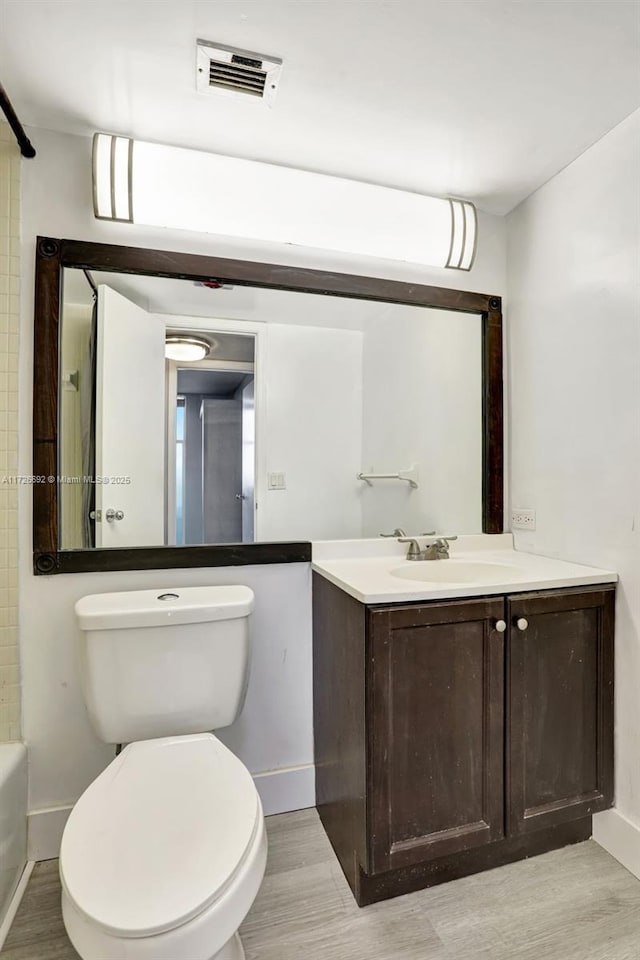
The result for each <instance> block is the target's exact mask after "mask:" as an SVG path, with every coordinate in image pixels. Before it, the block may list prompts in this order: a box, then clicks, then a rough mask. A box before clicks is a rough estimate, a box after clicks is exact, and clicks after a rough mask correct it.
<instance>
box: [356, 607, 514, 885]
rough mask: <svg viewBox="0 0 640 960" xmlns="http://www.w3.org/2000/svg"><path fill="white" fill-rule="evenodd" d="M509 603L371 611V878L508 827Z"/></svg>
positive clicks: (491, 837) (494, 836) (484, 840)
mask: <svg viewBox="0 0 640 960" xmlns="http://www.w3.org/2000/svg"><path fill="white" fill-rule="evenodd" d="M502 612H503V603H502V600H469V601H467V602H463V603H457V604H451V603H434V604H431V605H430V606H413V607H388V608H386V609H382V610H375V609H372V610H370V611H369V613H368V623H367V636H368V641H369V650H368V656H367V660H368V671H369V676H368V680H367V686H368V689H369V699H368V717H369V768H370V771H369V778H370V783H371V784H375V791H373V792H372V795H371V802H370V806H369V815H370V820H369V829H370V835H371V840H370V850H369V872H370V873H380V872H383V871H386V870H391V869H393V868H395V867H405V866H408V865H410V864H414V863H420V862H421V861H423V860H427V859H433V858H435V857H440V856H444V855H446V854H450V853H457V852H458V851H460V850H466V849H468V848H469V847H474V846H478V845H479V844H482V843H487V842H489V841H490V840H495V839H497V838H498V837H501V836H502V835H503V829H504V785H503V771H504V760H503V756H504V751H503V739H504V735H503V709H502V703H503V697H504V652H503V646H504V645H503V640H502V636H501V635H500V634H499V633H498V632H497V631H496V630H495V623H496V621H497V620H499V619H500V618H501V617H502Z"/></svg>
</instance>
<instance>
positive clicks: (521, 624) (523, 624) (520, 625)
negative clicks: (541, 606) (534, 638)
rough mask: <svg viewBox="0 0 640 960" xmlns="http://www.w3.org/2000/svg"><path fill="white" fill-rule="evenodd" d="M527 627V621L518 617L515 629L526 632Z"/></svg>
mask: <svg viewBox="0 0 640 960" xmlns="http://www.w3.org/2000/svg"><path fill="white" fill-rule="evenodd" d="M528 626H529V621H528V620H525V618H524V617H520V619H519V620H517V621H516V627H517V628H518V630H526V629H527V627H528Z"/></svg>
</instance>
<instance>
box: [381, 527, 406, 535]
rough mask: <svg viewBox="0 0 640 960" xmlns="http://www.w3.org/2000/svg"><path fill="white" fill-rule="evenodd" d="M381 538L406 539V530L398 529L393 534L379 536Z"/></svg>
mask: <svg viewBox="0 0 640 960" xmlns="http://www.w3.org/2000/svg"><path fill="white" fill-rule="evenodd" d="M379 536H381V537H406V533H405V532H404V530H403V529H402V527H396V528H395V530H394V531H393V533H381V534H379Z"/></svg>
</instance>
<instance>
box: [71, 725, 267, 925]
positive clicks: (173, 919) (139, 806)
mask: <svg viewBox="0 0 640 960" xmlns="http://www.w3.org/2000/svg"><path fill="white" fill-rule="evenodd" d="M261 816H262V808H261V805H260V802H259V799H258V794H257V791H256V788H255V785H254V783H253V780H252V778H251V775H250V773H249V771H248V770H247V769H246V767H244V766H243V764H242V763H241V762H240V761H239V760H238V759H237V757H235V756H234V755H233V754H232V753H231V751H230V750H228V749H227V748H226V747H225V746H224V745H223V744H222V743H220V741H219V740H217V739H216V738H215V737H214V736H212V735H211V734H208V733H204V734H197V735H195V736H184V737H169V738H166V739H161V740H145V741H142V742H139V743H132V744H130V745H129V746H127V747H125V749H124V750H123V751H122V753H121V754H120V755H119V756H118V757H116V759H115V760H114V761H113V762H112V763H111V764H110V765H109V766H108V767H107V769H106V770H105V771H104V772H103V773H102V774H100V776H99V777H98V778H97V779H96V780H94V782H93V783H92V784H91V786H90V787H89V788H88V789H87V790H86V791H85V792H84V794H83V795H82V796H81V797H80V799H79V800H78V802H77V804H76V806H75V807H74V809H73V811H72V813H71V815H70V817H69V820H68V821H67V825H66V828H65V831H64V835H63V838H62V847H61V850H60V875H61V879H62V884H63V886H64V888H65V890H66V893H67V895H68V896H69V898H70V899H71V901H72V902H73V903H74V904H75V906H76V908H77V909H78V910H79V911H80V912H81V913H83V914H84V915H85V916H86V917H88V918H89V919H90V920H91V921H92V922H93V923H95V924H96V925H98V926H99V927H101V928H102V929H104V930H106V931H107V932H109V933H111V934H114V935H116V936H119V937H145V936H151V935H153V934H157V933H162V932H164V931H167V930H172V929H174V928H175V927H177V926H179V925H180V924H182V923H186V922H187V921H188V920H190V919H191V918H193V917H195V916H197V915H198V914H199V913H201V912H202V911H203V910H205V909H206V908H207V907H208V906H209V905H210V904H211V903H212V902H213V901H214V900H216V899H217V898H218V897H219V896H220V894H221V893H222V891H223V890H224V888H225V887H226V886H227V885H228V884H229V883H230V882H231V880H232V879H233V877H234V876H235V874H236V873H237V871H238V868H239V867H240V865H241V863H242V862H243V860H244V858H245V855H246V853H247V852H248V850H249V848H250V846H251V843H252V840H253V839H254V836H255V834H256V831H257V829H258V825H259V822H260V818H261Z"/></svg>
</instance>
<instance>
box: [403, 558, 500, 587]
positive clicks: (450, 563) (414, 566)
mask: <svg viewBox="0 0 640 960" xmlns="http://www.w3.org/2000/svg"><path fill="white" fill-rule="evenodd" d="M514 574H515V575H516V577H517V572H516V571H515V570H514V568H513V567H507V566H504V564H502V563H483V562H482V561H478V562H477V563H473V562H468V561H466V560H412V561H411V562H409V563H405V564H403V565H402V566H401V567H395V568H394V569H393V570H391V576H392V577H400V578H401V579H402V580H419V581H420V582H422V583H480V584H482V583H503V582H509V581H511V580H513V579H514Z"/></svg>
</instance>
